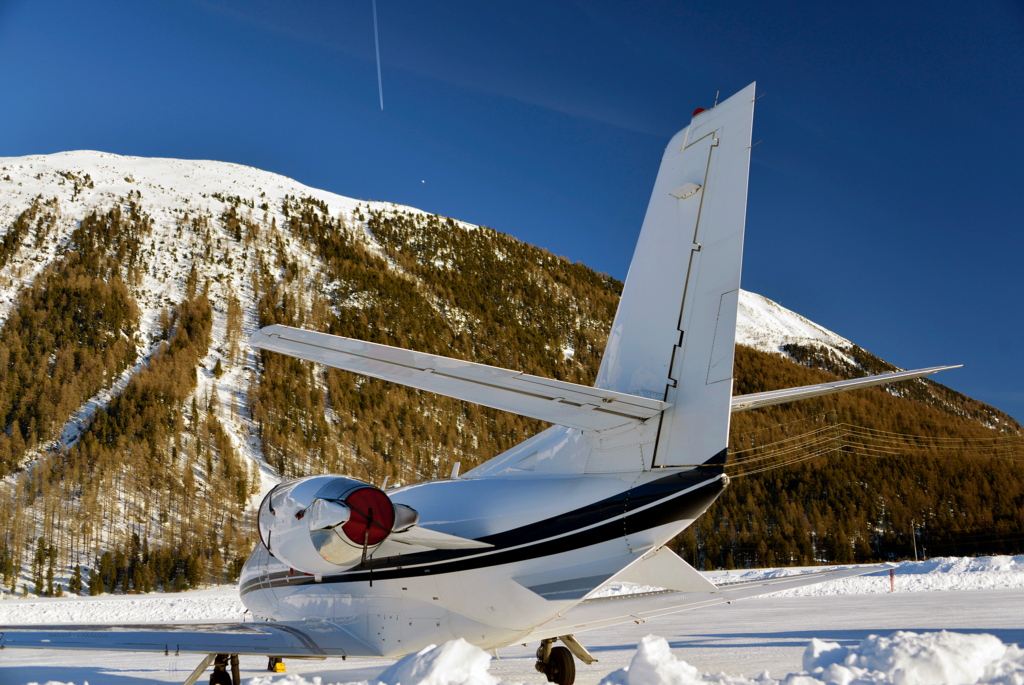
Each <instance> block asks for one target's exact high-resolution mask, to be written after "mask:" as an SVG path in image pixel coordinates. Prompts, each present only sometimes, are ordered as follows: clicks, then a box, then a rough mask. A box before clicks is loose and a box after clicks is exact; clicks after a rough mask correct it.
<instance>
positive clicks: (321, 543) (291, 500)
mask: <svg viewBox="0 0 1024 685" xmlns="http://www.w3.org/2000/svg"><path fill="white" fill-rule="evenodd" d="M418 519H419V515H418V514H417V513H416V511H415V510H413V509H411V508H409V507H406V506H404V505H401V504H399V505H395V504H394V503H393V502H392V501H391V498H390V497H388V496H387V495H386V494H385V493H384V492H383V491H382V490H381V489H380V488H377V487H374V486H373V485H369V484H368V483H363V482H362V481H358V480H354V479H352V478H346V477H345V476H310V477H308V478H299V479H297V480H291V481H288V482H285V483H281V484H280V485H278V486H277V487H275V488H274V489H273V490H271V491H270V492H269V493H268V494H267V496H266V497H265V498H263V503H262V504H260V510H259V516H258V521H259V531H260V540H261V541H262V542H263V544H264V545H265V546H266V548H267V549H268V550H270V553H271V554H273V555H274V556H275V557H277V558H278V559H280V560H281V561H283V562H284V563H286V564H288V565H289V566H291V567H292V568H294V569H296V570H298V571H302V572H303V573H310V574H313V575H314V576H317V577H319V576H321V575H323V574H325V573H336V572H338V571H340V570H344V569H345V568H351V567H352V566H355V565H356V564H358V563H361V561H362V559H363V553H364V551H365V552H366V554H368V555H369V554H372V552H373V551H374V550H375V549H376V548H377V547H379V546H380V544H381V543H383V542H384V541H385V540H386V539H387V538H388V536H389V535H391V533H393V532H401V531H404V530H408V529H409V528H411V527H413V526H414V525H416V522H417V520H418Z"/></svg>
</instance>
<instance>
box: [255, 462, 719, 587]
mask: <svg viewBox="0 0 1024 685" xmlns="http://www.w3.org/2000/svg"><path fill="white" fill-rule="evenodd" d="M724 463H725V452H724V450H723V452H722V453H720V454H719V455H716V457H715V458H714V459H712V460H711V461H709V462H708V463H706V464H704V465H702V466H700V467H698V468H695V469H691V470H689V471H683V472H679V473H674V474H671V475H668V476H665V477H664V478H659V479H658V480H655V481H652V482H650V483H646V484H644V485H641V486H639V487H637V488H634V489H631V490H626V491H623V492H622V493H619V494H618V495H615V496H613V497H609V498H607V499H605V500H602V501H599V502H595V503H594V504H592V505H589V506H587V507H582V508H580V509H577V510H574V511H571V512H567V513H565V514H563V515H560V516H557V517H552V518H550V519H547V520H544V521H538V522H536V523H531V524H528V525H526V526H521V527H519V528H515V529H512V530H509V531H505V532H502V533H496V534H494V535H489V536H486V537H482V538H479V539H480V541H481V542H487V543H490V544H492V545H494V547H493V548H491V549H488V550H486V551H484V552H482V551H481V550H479V549H475V550H431V551H428V552H419V553H415V554H408V555H403V556H401V557H385V558H382V559H372V560H369V561H367V564H366V566H364V567H361V568H360V569H359V570H358V571H348V572H345V573H341V574H338V575H333V576H324V577H323V579H322V580H321V583H357V582H366V581H369V580H371V579H372V580H389V579H396V578H410V577H419V576H424V575H437V574H439V573H456V572H459V571H467V570H471V569H477V568H485V567H490V566H499V565H501V564H510V563H515V562H518V561H525V560H527V559H536V558H539V557H545V556H551V555H553V554H560V553H562V552H568V551H571V550H575V549H581V548H583V547H590V546H591V545H596V544H599V543H602V542H606V541H608V540H612V539H615V538H617V537H623V536H624V535H630V534H635V533H639V532H641V531H644V530H648V529H650V528H655V527H657V526H661V525H664V524H666V523H672V522H674V521H681V520H684V519H695V518H697V517H698V516H699V515H700V514H702V513H703V512H704V511H705V510H706V509H707V508H708V507H709V506H711V503H712V502H714V501H715V499H717V497H718V495H719V494H721V492H722V490H723V488H724V486H723V484H722V481H721V479H720V478H719V477H718V476H720V475H721V474H722V472H723V471H724V468H723V466H724ZM702 483H703V485H701V484H702ZM698 485H699V486H700V487H696V489H694V490H691V491H690V492H685V491H686V490H688V489H690V488H694V487H695V486H698ZM681 492H683V493H684V494H682V495H680V494H679V493H681ZM552 538H554V539H552ZM314 582H316V581H315V580H314V579H313V578H312V577H310V576H306V575H303V576H292V575H291V574H290V573H289V572H287V571H280V572H276V573H272V574H270V575H269V577H268V579H267V581H263V580H261V579H260V578H254V579H253V580H251V581H249V582H247V583H245V585H243V586H242V587H241V588H240V589H239V590H240V593H241V594H242V595H245V594H247V593H248V592H251V591H253V590H255V589H257V587H259V586H262V587H264V588H266V587H267V586H270V587H289V586H295V585H306V584H310V583H314Z"/></svg>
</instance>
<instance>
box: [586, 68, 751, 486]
mask: <svg viewBox="0 0 1024 685" xmlns="http://www.w3.org/2000/svg"><path fill="white" fill-rule="evenodd" d="M754 87H755V84H753V83H752V84H750V85H749V86H747V87H746V88H744V89H743V90H741V91H740V92H739V93H737V94H736V95H733V96H732V97H731V98H729V99H728V100H726V101H724V102H722V103H720V104H718V105H717V106H716V107H715V108H714V109H710V110H704V111H702V112H699V113H696V114H695V115H694V117H693V120H692V121H691V123H690V125H689V126H688V127H687V128H685V129H683V130H682V131H680V132H679V133H677V134H676V135H675V136H674V137H673V138H672V140H671V141H670V142H669V144H668V147H667V148H666V150H665V156H664V157H663V158H662V162H661V168H660V169H659V170H658V177H657V180H656V182H655V184H654V191H653V193H652V195H651V201H650V204H649V205H648V207H647V215H646V216H645V217H644V223H643V228H642V229H641V231H640V239H639V241H638V243H637V247H636V252H635V253H634V254H633V261H632V263H631V264H630V267H629V274H628V276H627V277H626V284H625V288H624V290H623V293H622V299H621V301H620V303H619V309H618V311H617V312H616V314H615V322H614V323H613V324H612V330H611V334H610V336H609V338H608V345H607V347H606V349H605V354H604V358H603V360H602V362H601V368H600V370H599V372H598V377H597V382H596V383H595V387H597V388H601V389H604V390H612V391H616V392H622V393H627V394H630V395H638V396H641V397H647V398H650V399H653V400H661V401H664V402H668V403H670V404H671V405H672V406H671V407H669V408H668V409H667V410H665V412H664V413H663V415H662V417H661V419H660V421H661V424H660V426H659V428H658V437H657V442H656V447H655V452H654V459H653V464H652V465H653V466H654V467H664V466H686V465H698V464H703V463H705V462H708V461H711V460H714V461H715V462H724V457H725V450H726V447H727V444H728V438H729V414H730V398H731V395H732V376H733V348H734V346H735V342H736V308H737V304H738V301H739V288H740V268H741V265H742V260H743V227H744V222H745V218H746V207H747V179H748V176H749V167H750V147H751V144H750V142H751V129H752V125H753V113H754V106H753V101H754V90H755V88H754ZM716 457H717V459H716Z"/></svg>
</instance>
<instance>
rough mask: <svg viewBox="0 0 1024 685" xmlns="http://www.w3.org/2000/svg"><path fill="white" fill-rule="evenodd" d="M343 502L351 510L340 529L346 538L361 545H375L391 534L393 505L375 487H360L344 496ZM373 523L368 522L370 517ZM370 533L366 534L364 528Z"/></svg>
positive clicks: (393, 514) (393, 513)
mask: <svg viewBox="0 0 1024 685" xmlns="http://www.w3.org/2000/svg"><path fill="white" fill-rule="evenodd" d="M345 504H347V505H348V507H349V509H350V510H351V511H352V514H351V516H350V517H349V519H348V522H347V523H345V524H344V525H343V526H342V527H341V529H342V530H343V531H344V532H345V535H346V536H348V539H349V540H351V541H352V542H354V543H356V544H357V545H360V546H362V544H363V543H364V542H366V544H368V545H376V544H377V543H379V542H383V541H384V538H386V537H387V536H388V535H390V534H391V528H392V527H393V526H394V525H395V505H393V504H392V503H391V499H390V498H389V497H388V496H387V495H385V494H384V493H383V492H381V491H380V490H378V489H377V488H360V489H358V490H356V491H355V492H353V493H352V494H351V495H349V496H348V497H346V498H345ZM371 518H372V519H373V523H370V519H371ZM367 528H369V530H370V534H369V535H368V536H367V534H366V530H367Z"/></svg>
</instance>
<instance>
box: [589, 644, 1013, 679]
mask: <svg viewBox="0 0 1024 685" xmlns="http://www.w3.org/2000/svg"><path fill="white" fill-rule="evenodd" d="M803 667H804V671H803V672H801V673H791V674H789V675H786V676H783V677H782V678H781V679H780V680H775V679H773V678H772V677H771V676H770V675H769V674H768V673H764V674H762V675H761V676H759V677H758V678H756V679H748V678H744V677H743V676H729V675H725V674H724V673H719V674H718V675H708V674H701V673H700V672H699V671H697V669H696V668H694V667H693V666H691V665H690V664H688V663H686V662H685V661H682V660H680V659H677V658H676V657H675V656H674V655H673V654H672V652H671V650H670V649H669V646H668V643H667V642H666V641H665V639H664V638H661V637H656V636H654V635H648V636H647V637H645V638H644V639H643V640H641V642H640V644H639V645H638V646H637V650H636V655H635V656H634V657H633V660H632V662H631V663H630V664H629V666H627V667H626V668H623V669H620V670H618V671H615V672H613V673H610V674H609V675H608V676H606V677H605V678H604V679H603V680H602V681H601V685H702V684H705V683H706V684H708V685H748V684H749V685H755V684H756V685H860V684H864V685H867V684H869V683H870V684H872V685H884V684H885V683H893V685H932V684H934V685H970V684H973V683H979V684H980V683H999V684H1001V685H1021V684H1022V683H1024V650H1021V649H1020V648H1019V647H1017V646H1016V645H1004V644H1003V643H1002V642H1000V641H999V639H998V638H995V637H993V636H992V635H964V634H961V633H950V632H946V631H942V632H941V633H924V634H920V635H919V634H917V633H910V632H902V631H901V632H897V633H893V634H892V635H890V636H888V637H879V636H877V635H872V636H870V637H868V638H867V639H866V640H864V641H862V642H861V643H860V644H859V645H857V646H855V647H842V646H840V645H839V644H838V643H835V642H823V641H821V640H817V639H815V640H811V644H810V645H808V647H807V650H806V652H804V659H803Z"/></svg>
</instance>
